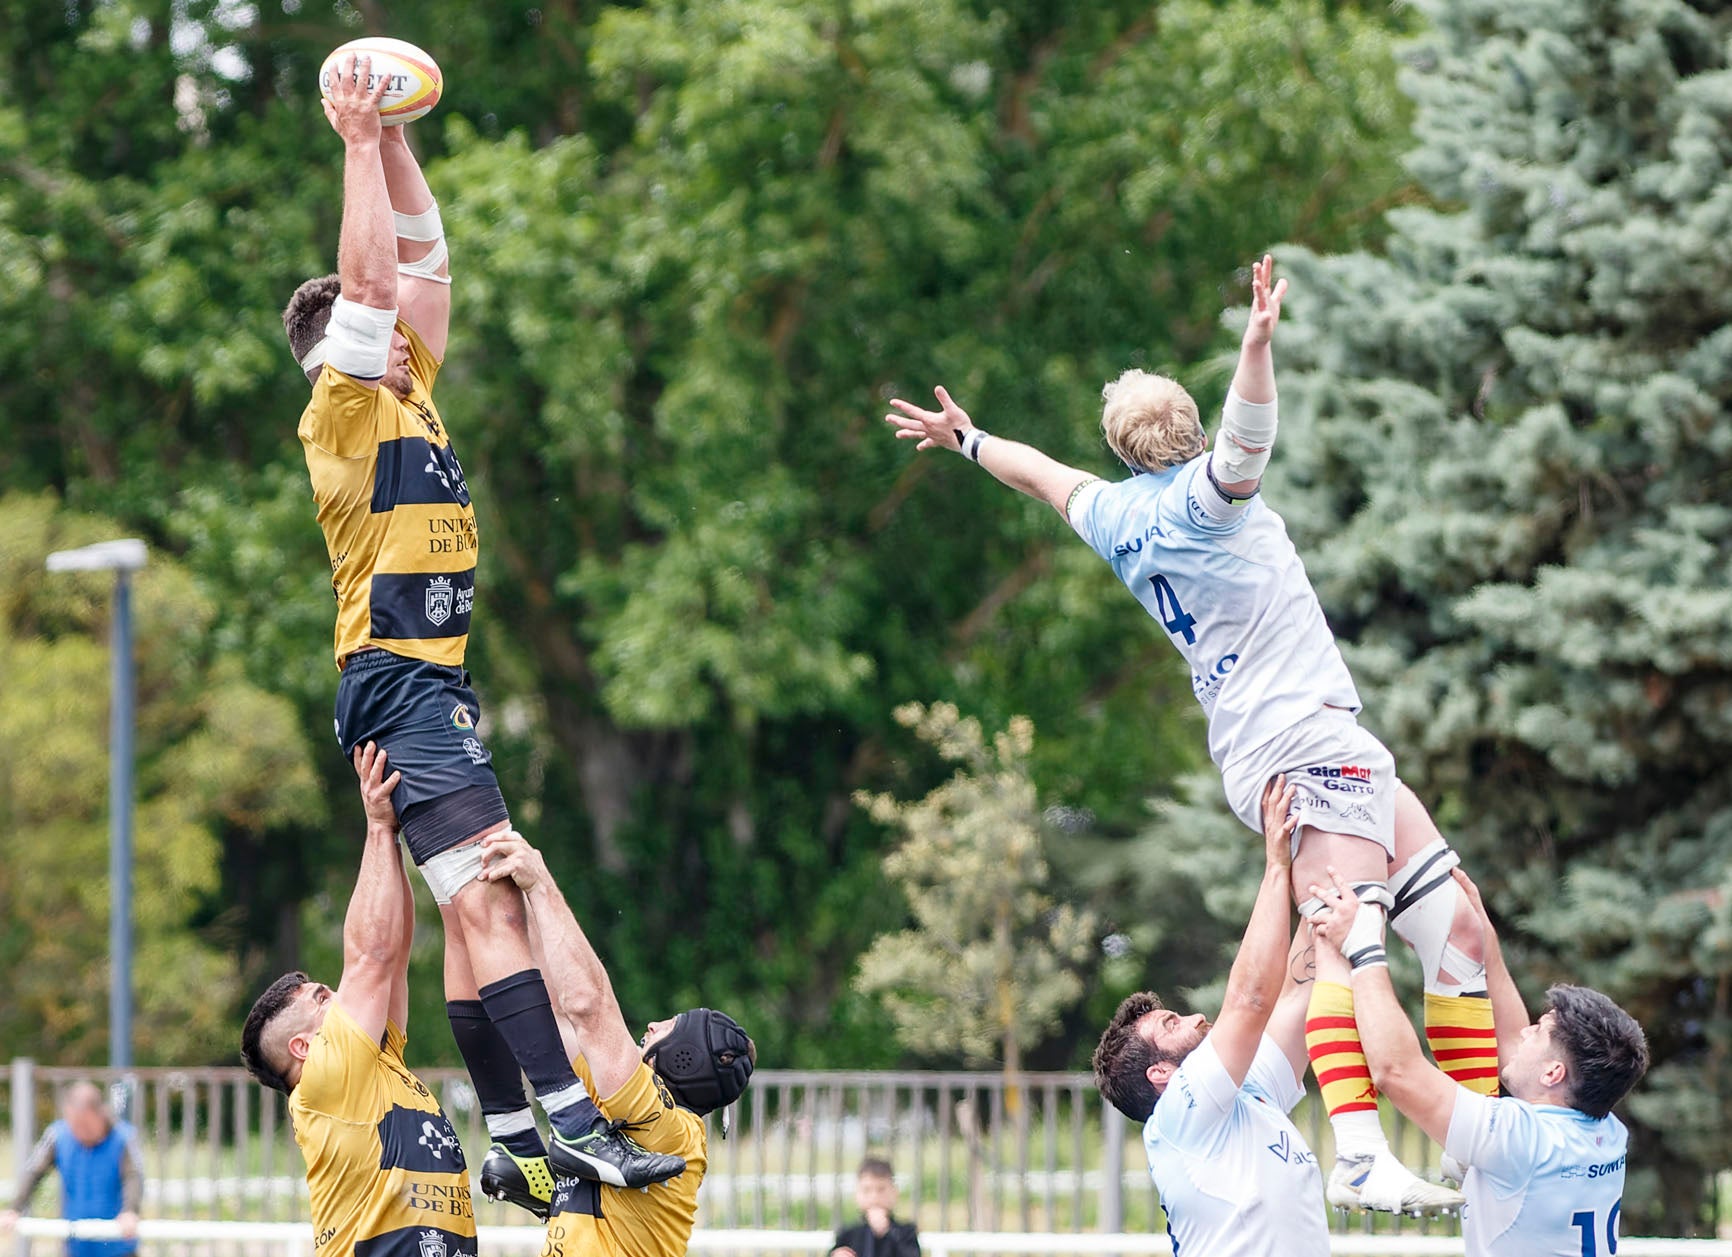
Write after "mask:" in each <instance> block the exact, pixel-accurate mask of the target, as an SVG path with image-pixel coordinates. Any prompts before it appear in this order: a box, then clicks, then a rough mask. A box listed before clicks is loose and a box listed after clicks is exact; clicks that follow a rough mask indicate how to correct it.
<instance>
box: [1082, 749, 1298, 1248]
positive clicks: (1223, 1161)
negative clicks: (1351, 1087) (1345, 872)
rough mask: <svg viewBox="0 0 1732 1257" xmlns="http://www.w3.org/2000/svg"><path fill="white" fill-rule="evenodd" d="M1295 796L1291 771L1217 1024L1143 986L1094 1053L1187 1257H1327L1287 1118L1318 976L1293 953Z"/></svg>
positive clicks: (1271, 789)
mask: <svg viewBox="0 0 1732 1257" xmlns="http://www.w3.org/2000/svg"><path fill="white" fill-rule="evenodd" d="M1296 796H1297V789H1296V788H1295V786H1292V785H1288V784H1287V783H1286V782H1285V781H1284V780H1283V779H1282V778H1280V777H1277V778H1276V779H1275V780H1274V781H1272V782H1271V783H1270V784H1269V786H1268V788H1267V789H1266V790H1265V791H1264V793H1263V826H1264V843H1263V856H1264V869H1263V884H1262V886H1261V887H1259V889H1258V892H1257V903H1256V906H1255V907H1253V908H1252V909H1251V921H1250V923H1249V924H1248V925H1247V926H1246V927H1245V938H1244V941H1243V942H1241V943H1240V944H1239V952H1238V955H1237V956H1236V957H1234V960H1233V970H1232V972H1231V973H1230V974H1229V975H1228V977H1227V991H1226V995H1225V998H1224V999H1223V1000H1222V1003H1221V1014H1220V1016H1219V1017H1217V1018H1216V1019H1215V1021H1214V1022H1213V1023H1212V1024H1211V1023H1210V1022H1209V1021H1207V1020H1206V1019H1204V1017H1203V1016H1202V1014H1200V1013H1193V1014H1192V1015H1191V1016H1189V1017H1181V1016H1180V1015H1179V1014H1178V1013H1175V1012H1173V1011H1171V1010H1170V1009H1168V1008H1166V1007H1165V1006H1164V1005H1163V1004H1162V1003H1161V1001H1160V999H1159V998H1158V997H1157V996H1155V995H1153V994H1151V993H1149V992H1147V991H1145V992H1142V993H1140V994H1137V995H1132V996H1130V997H1129V998H1127V999H1126V1000H1125V1001H1124V1002H1123V1003H1122V1004H1120V1005H1119V1009H1118V1012H1116V1013H1115V1014H1114V1015H1113V1019H1112V1023H1111V1024H1110V1025H1108V1026H1107V1028H1106V1030H1105V1032H1104V1033H1103V1034H1102V1035H1101V1041H1100V1045H1099V1046H1098V1047H1096V1048H1095V1056H1094V1070H1095V1085H1096V1086H1098V1087H1099V1088H1100V1092H1101V1094H1102V1095H1104V1096H1105V1097H1106V1098H1107V1099H1108V1100H1110V1101H1111V1102H1112V1103H1113V1105H1114V1107H1115V1108H1117V1109H1118V1110H1119V1112H1121V1113H1123V1114H1124V1115H1125V1116H1126V1117H1128V1118H1130V1119H1131V1120H1132V1121H1135V1122H1141V1123H1142V1124H1143V1148H1144V1150H1145V1151H1146V1152H1147V1153H1148V1156H1149V1173H1150V1175H1151V1176H1153V1178H1154V1180H1155V1186H1156V1187H1158V1188H1159V1189H1160V1192H1161V1207H1162V1208H1163V1209H1164V1210H1166V1214H1167V1235H1168V1236H1169V1237H1170V1238H1171V1239H1172V1241H1173V1251H1174V1252H1176V1253H1184V1254H1190V1253H1206V1254H1209V1257H1265V1255H1266V1254H1269V1253H1283V1254H1286V1255H1287V1257H1327V1254H1328V1252H1329V1226H1328V1222H1327V1221H1326V1219H1325V1216H1324V1208H1323V1176H1322V1175H1321V1174H1320V1173H1319V1172H1318V1169H1317V1158H1316V1156H1314V1155H1313V1154H1312V1152H1311V1149H1310V1148H1309V1147H1307V1146H1306V1144H1305V1139H1304V1137H1303V1136H1302V1135H1300V1133H1299V1130H1298V1128H1297V1127H1296V1126H1294V1125H1293V1123H1292V1121H1291V1120H1289V1118H1288V1116H1287V1115H1288V1113H1290V1112H1291V1111H1292V1109H1293V1106H1294V1105H1295V1104H1297V1103H1299V1099H1300V1097H1301V1096H1303V1095H1304V1094H1305V1084H1304V1077H1305V1063H1306V1062H1305V1003H1306V990H1305V985H1304V983H1305V982H1307V981H1308V980H1309V975H1308V974H1306V973H1303V972H1300V971H1298V970H1299V966H1300V965H1301V964H1303V962H1304V953H1305V952H1306V951H1307V950H1309V949H1308V948H1306V947H1304V945H1303V943H1302V942H1300V941H1296V942H1295V944H1294V946H1293V948H1292V952H1291V953H1289V951H1288V948H1287V931H1288V923H1289V919H1290V917H1291V911H1290V909H1289V908H1288V906H1287V905H1288V897H1289V895H1290V893H1291V892H1290V890H1289V888H1288V874H1289V871H1290V865H1291V861H1292V841H1293V829H1294V826H1295V825H1296V824H1297V823H1298V814H1297V813H1296V812H1294V811H1293V803H1294V800H1295V798H1296ZM1308 932H1309V931H1308V927H1305V926H1301V927H1300V933H1301V938H1303V935H1304V934H1305V933H1308ZM1284 958H1285V959H1284ZM1283 972H1285V973H1286V979H1285V983H1283V978H1282V974H1283Z"/></svg>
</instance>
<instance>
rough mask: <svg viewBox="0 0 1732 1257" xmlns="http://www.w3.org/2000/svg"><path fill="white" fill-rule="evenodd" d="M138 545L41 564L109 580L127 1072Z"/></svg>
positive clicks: (119, 956)
mask: <svg viewBox="0 0 1732 1257" xmlns="http://www.w3.org/2000/svg"><path fill="white" fill-rule="evenodd" d="M147 558H148V556H147V554H146V553H145V548H144V542H142V541H138V540H136V539H134V538H130V537H128V538H125V539H123V540H120V541H102V542H98V543H97V544H96V545H93V546H83V547H81V548H80V549H77V550H57V551H55V552H54V553H53V554H51V555H49V556H48V570H49V571H50V572H113V573H114V624H113V630H112V632H111V633H110V636H109V662H110V666H111V672H110V676H111V678H112V681H111V688H112V690H113V693H112V695H111V697H110V708H109V720H108V1063H109V1066H110V1067H111V1068H113V1069H116V1070H125V1069H130V1068H131V1067H132V730H133V713H132V574H133V573H134V572H136V571H138V570H140V569H141V568H143V567H144V565H145V562H146V560H147Z"/></svg>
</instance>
